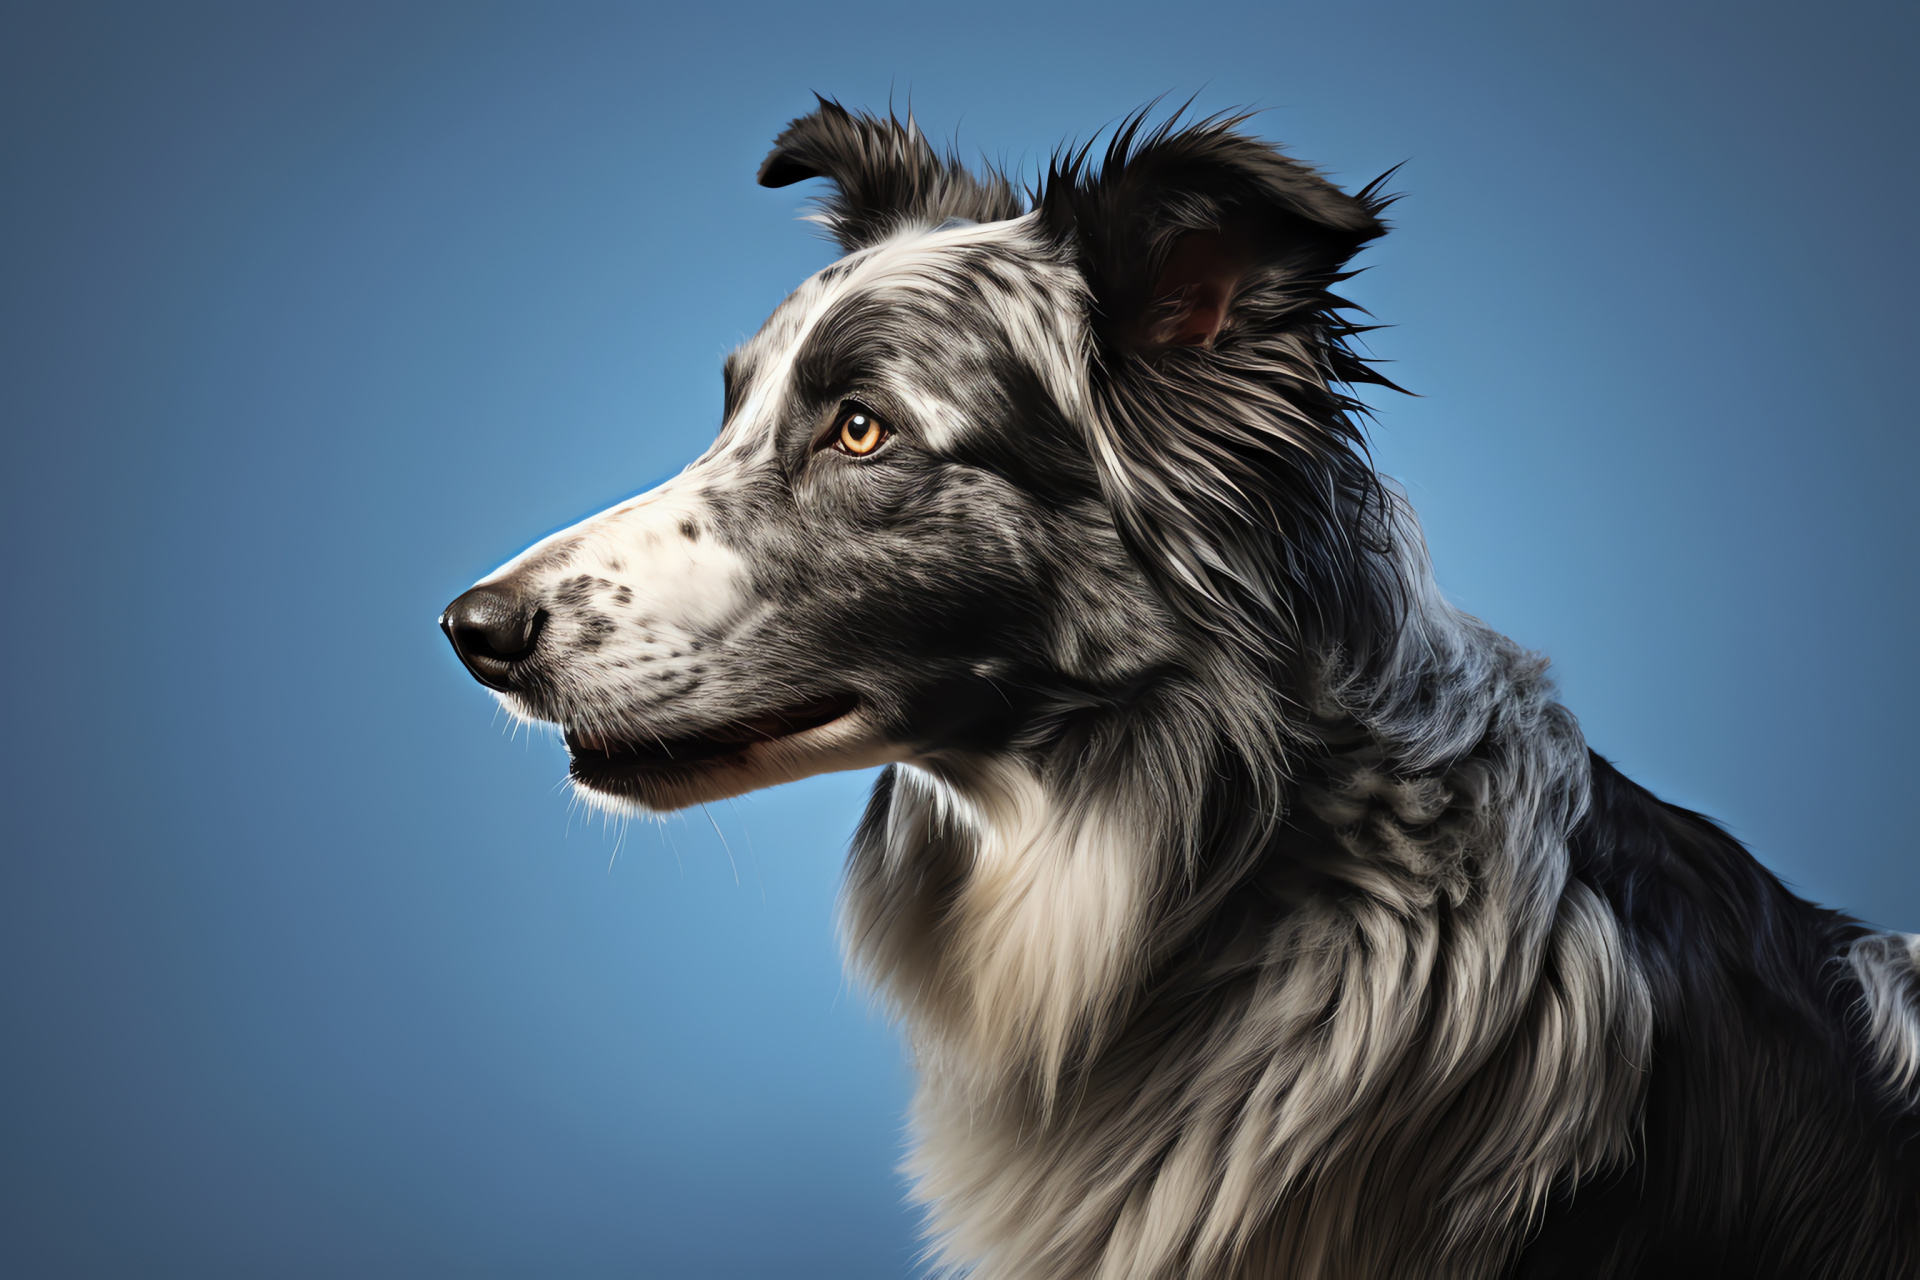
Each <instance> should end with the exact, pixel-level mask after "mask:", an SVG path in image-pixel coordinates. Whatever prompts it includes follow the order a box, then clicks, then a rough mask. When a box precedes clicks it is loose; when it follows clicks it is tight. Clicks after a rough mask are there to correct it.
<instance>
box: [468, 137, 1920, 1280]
mask: <svg viewBox="0 0 1920 1280" xmlns="http://www.w3.org/2000/svg"><path fill="white" fill-rule="evenodd" d="M1242 123H1243V121H1242V120H1240V119H1237V118H1225V119H1222V118H1216V119H1211V120H1206V121H1201V122H1198V123H1194V124H1189V125H1184V126H1183V125H1181V124H1179V123H1178V122H1177V121H1169V122H1167V123H1166V124H1163V125H1161V126H1159V127H1157V128H1149V127H1148V126H1147V125H1146V124H1145V123H1144V121H1143V120H1142V119H1141V118H1139V117H1136V118H1133V119H1131V120H1129V121H1128V122H1126V123H1125V124H1124V125H1123V126H1122V127H1120V128H1119V129H1118V130H1117V131H1116V133H1115V136H1114V137H1113V138H1112V140H1111V142H1110V143H1109V145H1108V146H1107V147H1106V148H1105V149H1104V153H1103V154H1101V155H1099V156H1096V155H1095V154H1094V152H1093V151H1092V149H1091V147H1088V148H1082V149H1079V150H1075V151H1069V152H1064V153H1062V154H1060V155H1059V156H1058V157H1056V159H1055V160H1054V162H1053V163H1052V165H1051V166H1050V168H1049V170H1048V171H1047V172H1046V174H1045V175H1044V176H1043V178H1042V180H1041V182H1040V184H1039V185H1038V187H1037V188H1036V189H1035V190H1034V191H1032V192H1028V193H1020V192H1017V191H1016V190H1015V189H1014V187H1013V186H1012V185H1011V184H1010V183H1009V182H1007V181H1006V180H1005V179H1004V178H1003V177H1001V176H999V175H997V174H992V173H988V174H986V175H984V176H981V175H977V174H975V173H972V172H970V171H969V170H968V169H967V168H966V167H965V166H963V165H962V164H960V163H959V162H957V161H956V160H955V159H954V158H953V157H952V156H951V155H942V154H939V153H937V152H936V151H935V150H934V149H933V148H932V147H930V146H929V145H928V143H927V142H926V140H925V139H924V138H923V137H922V135H921V134H920V133H919V132H918V131H917V130H916V129H915V128H914V126H913V125H912V123H911V122H910V121H909V122H904V123H903V122H901V121H898V120H896V119H892V118H886V119H880V118H874V117H871V116H865V115H859V114H854V113H850V112H848V111H845V110H843V109H842V108H840V107H839V106H837V105H835V104H833V103H831V102H824V101H823V102H822V104H821V107H820V109H819V110H818V111H816V112H815V113H813V114H812V115H809V116H807V117H805V118H803V119H800V120H797V121H795V122H794V123H793V125H792V126H791V127H790V128H789V129H788V130H787V131H786V132H785V133H784V134H782V135H781V137H780V138H779V140H778V142H777V143H776V145H775V147H774V150H773V153H772V154H771V155H770V156H769V157H768V158H767V161H766V164H765V165H764V166H763V168H762V169H761V173H760V180H761V182H762V183H764V184H766V185H769V186H785V185H788V184H792V183H797V182H800V181H802V180H805V179H810V178H825V179H828V180H829V181H830V183H831V184H832V189H831V193H830V194H829V195H828V196H827V197H826V198H825V201H824V205H823V208H822V212H821V214H820V218H821V220H822V221H823V222H824V224H825V225H826V226H827V228H828V229H829V230H830V231H831V233H832V234H833V235H834V236H835V237H836V238H837V239H838V240H839V242H840V244H841V246H842V247H843V248H844V249H845V251H846V256H845V257H843V258H842V259H841V260H840V261H838V262H837V263H835V264H834V265H832V266H830V267H828V268H827V269H826V270H824V271H822V272H820V273H819V274H818V275H816V276H815V277H814V278H813V279H811V280H809V281H807V282H806V283H805V284H803V285H802V286H801V287H800V288H799V289H798V290H796V291H795V293H794V294H793V295H792V296H791V297H790V298H789V299H788V300H787V301H786V302H785V303H784V304H782V305H781V307H780V308H779V309H778V310H776V311H775V312H774V314H773V316H772V317H771V318H770V319H769V320H768V321H767V323H766V325H765V327H764V328H763V329H762V330H761V332H760V333H759V334H758V335H757V336H756V337H754V338H753V339H752V340H751V341H749V342H748V343H746V344H745V345H744V346H743V347H741V348H740V349H739V350H738V351H736V352H735V353H734V354H733V355H732V356H730V357H729V358H728V360H727V363H726V370H725V373H726V407H725V419H724V423H723V425H722V427H721V431H720V435H719V438H718V439H717V441H716V442H715V444H714V445H713V447H712V448H711V449H710V450H709V451H708V452H707V453H706V454H705V455H704V456H703V457H701V458H700V459H699V460H698V461H696V462H695V463H693V464H692V465H691V466H690V467H688V468H687V470H686V471H685V472H683V473H682V474H681V475H680V476H679V477H677V478H676V479H674V480H672V481H670V482H668V483H667V484H666V485H663V486H662V487H660V488H659V489H656V490H654V491H653V492H651V493H648V494H644V495H642V496H640V497H638V498H635V499H632V500H630V501H628V502H625V503H622V504H620V505H619V506H616V507H614V508H612V509H611V510H609V511H607V512H604V513H602V514H601V515H598V516H595V517H593V518H592V519H590V520H587V521H585V522H583V523H582V524H580V525H578V526H576V527H574V528H572V529H569V530H566V531H564V532H562V533H560V534H556V535H554V536H553V537H552V538H549V539H547V540H546V541H544V542H542V543H540V544H539V545H537V546H535V547H533V548H532V549H530V550H529V551H528V552H526V553H525V554H523V555H522V556H520V557H518V558H517V559H515V560H514V561H512V562H511V563H509V564H508V565H506V566H503V567H502V568H501V569H500V570H499V571H497V572H496V573H495V574H493V575H491V576H490V577H489V578H487V579H486V580H485V581H483V582H482V583H481V584H480V585H479V586H477V587H476V588H474V589H473V590H472V591H469V592H468V593H467V594H465V595H463V596H462V597H461V598H460V599H459V600H458V601H456V602H455V603H454V605H453V606H451V607H450V608H449V610H448V612H447V615H446V617H445V618H444V619H443V624H444V625H445V627H446V628H447V631H448V634H449V636H450V638H451V639H452V640H453V642H454V645H455V648H456V649H457V650H458V651H459V653H460V654H461V657H462V659H463V660H464V661H465V662H466V663H467V665H468V667H469V668H470V669H471V670H472V671H473V673H474V674H475V675H476V676H477V677H478V678H479V679H480V680H481V681H482V682H484V683H486V684H487V685H489V686H490V687H492V688H494V689H495V690H497V691H498V693H499V696H500V697H501V699H502V701H503V702H504V703H505V704H506V705H507V706H508V707H509V708H511V709H512V710H513V711H514V712H515V713H516V714H519V715H522V716H525V717H528V718H531V719H535V720H541V721H547V722H551V723H554V724H557V725H559V726H561V727H562V728H563V730H564V731H565V734H566V739H567V743H568V746H569V748H570V751H571V753H572V774H573V777H574V779H575V782H576V784H577V785H578V786H579V788H580V789H581V790H582V792H583V793H584V794H585V795H587V796H588V797H590V798H592V799H594V800H596V801H599V802H602V803H606V804H608V805H614V806H631V807H638V808H642V809H652V810H665V809H672V808H678V807H682V806H685V805H689V804H694V803H698V802H701V801H704V800H708V799H713V798H716V797H720V796H726V795H733V794H738V793H740V792H743V791H746V790H750V789H753V788H756V787H761V786H767V785H771V784H774V783H778V782H782V781H786V780H789V779H792V778H797V777H802V776H805V775H808V774H812V773H818V772H822V771H825V770H830V769H840V768H856V767H863V766H868V765H875V764H884V765H886V766H887V768H886V769H885V770H884V772H883V773H882V774H881V775H880V780H879V782H878V784H877V785H876V787H875V789H874V794H873V799H872V802H871V803H870V805H869V806H868V809H867V813H866V816H865V818H864V819H863V820H862V822H861V824H860V827H859V831H858V833H857V835H856V836H855V839H854V846H853V851H852V856H851V861H850V864H849V867H848V877H847V887H846V897H845V912H844V919H845V929H846V936H847V942H848V946H849V950H850V952H851V956H852V960H853V963H854V964H855V965H856V966H857V967H858V968H859V970H860V971H861V972H862V973H863V974H864V975H865V976H866V977H867V978H868V979H869V980H870V981H871V982H872V983H873V984H874V986H875V987H876V988H877V989H878V990H879V991H880V992H881V993H882V994H883V996H884V997H885V998H886V999H887V1000H888V1001H889V1002H890V1003H891V1005H892V1006H893V1008H894V1009H895V1010H896V1011H897V1012H898V1014H899V1016H900V1017H901V1019H902V1020H903V1022H904V1024H905V1026H906V1030H907V1032H908V1035H909V1039H910V1042H911V1045H912V1048H913V1051H914V1054H915V1058H916V1063H917V1066H918V1068H919V1072H920V1079H921V1085H920V1090H919V1093H918V1096H917V1099H916V1101H915V1104H914V1117H913V1122H914V1134H915V1145H914V1153H913V1155H912V1157H911V1160H910V1168H911V1171H912V1174H913V1176H914V1179H915V1187H916V1193H917V1195H918V1196H919V1197H920V1198H921V1199H922V1200H923V1201H924V1202H925V1204H926V1205H927V1209H928V1220H929V1226H930V1232H931V1241H932V1243H931V1249H932V1253H933V1257H934V1258H935V1260H936V1261H937V1263H938V1264H939V1265H942V1266H944V1267H947V1268H951V1269H954V1270H968V1273H969V1274H971V1275H973V1276H975V1277H977V1278H978V1280H989V1278H992V1280H1041V1278H1042V1277H1044V1278H1046V1280H1080V1278H1086V1280H1094V1278H1096V1277H1097V1278H1099V1280H1120V1278H1122V1277H1127V1278H1136V1277H1137V1278H1141V1280H1147V1278H1155V1280H1158V1278H1165V1280H1174V1278H1176V1277H1178V1278H1181V1280H1252V1278H1254V1277H1301V1278H1306V1277H1327V1278H1332V1277H1342V1278H1345V1280H1374V1278H1378V1280H1387V1278H1389V1277H1399V1278H1405V1280H1414V1278H1415V1277H1418V1278H1421V1280H1439V1278H1443V1277H1458V1278H1460V1280H1482V1278H1490V1277H1496V1276H1524V1277H1550V1276H1551V1277H1603V1276H1606V1277H1624V1276H1652V1275H1675V1276H1689V1277H1692V1276H1702V1277H1705V1276H1720V1277H1728V1278H1732V1277H1756V1278H1757V1277H1781V1278H1785V1277H1803V1276H1830V1277H1834V1278H1835V1280H1840V1278H1843V1277H1844V1278H1846V1280H1856V1278H1864V1277H1896V1276H1899V1277H1908V1276H1912V1275H1914V1274H1916V1269H1920V1165H1917V1164H1916V1161H1917V1160H1920V1154H1917V1153H1916V1149H1915V1144H1914V1138H1915V1137H1916V1127H1917V1122H1916V1109H1917V1104H1920V978H1916V970H1915V948H1916V940H1915V939H1913V938H1909V937H1905V936H1898V935H1888V934H1881V933H1876V932H1874V931H1871V930H1869V929H1867V928H1865V927H1864V926H1861V925H1859V924H1858V923H1856V922H1854V921H1852V920H1849V919H1847V918H1845V917H1843V916H1840V915H1837V914H1834V913H1831V912H1826V911H1822V910H1819V909H1817V908H1815V907H1813V906H1811V905H1809V904H1807V903H1805V902H1802V901H1800V900H1799V899H1797V898H1795V897H1793V896H1792V895H1791V894H1789V893H1788V892H1786V890H1785V889H1784V888H1783V887H1782V886H1781V885H1780V884H1779V882H1778V881H1777V880H1775V879H1774V878H1773V877H1772V876H1771V875H1770V874H1768V873H1767V872H1766V871H1765V870H1764V869H1762V868H1761V867H1760V866H1759V865H1758V864H1757V863H1756V862H1755V861H1754V860H1753V859H1752V858H1751V857H1750V856H1749V855H1748V854H1747V853H1746V851H1745V850H1743V849H1742V848H1741V847H1740V846H1739V845H1738V844H1737V843H1736V842H1734V841H1733V840H1732V839H1731V838H1729V837H1728V836H1727V835H1726V834H1725V833H1724V832H1722V831H1721V830H1720V829H1719V828H1718V827H1716V826H1714V825H1713V823H1711V822H1710V821H1708V820H1707V819H1705V818H1702V817H1700V816H1698V815H1696V814H1692V813H1688V812H1685V811H1683V810H1680V809H1676V808H1674V807H1672V806H1670V805H1666V804H1663V803H1661V802H1660V801H1659V800H1657V799H1655V798H1654V797H1652V796H1651V795H1649V794H1647V793H1646V792H1645V791H1643V790H1641V789H1640V788H1639V787H1637V786H1635V785H1634V784H1633V783H1631V782H1630V781H1628V780H1627V779H1626V778H1625V777H1623V776H1622V775H1621V774H1620V773H1619V772H1618V771H1617V770H1615V769H1614V768H1613V767H1612V766H1611V765H1609V764H1608V763H1607V762H1606V761H1604V760H1601V759H1599V758H1598V757H1596V756H1593V755H1592V754H1590V753H1589V752H1588V750H1587V748H1586V746H1585V743H1584V741H1583V740H1582V738H1581V735H1580V731H1579V728H1578V726H1577V724H1576V723H1575V721H1574V719H1573V717H1572V716H1571V715H1570V714H1569V713H1568V712H1567V711H1566V710H1565V709H1564V708H1563V707H1561V706H1560V704H1559V703H1558V702H1557V701H1556V699H1555V695H1554V691H1553V688H1552V686H1551V685H1550V683H1549V682H1548V680H1547V677H1546V673H1545V663H1544V661H1543V660H1542V659H1540V658H1538V657H1536V656H1535V655H1532V654H1529V653H1527V652H1524V651H1523V650H1521V649H1519V648H1518V647H1517V646H1515V645H1514V644H1512V643H1511V642H1510V641H1508V640H1506V639H1505V638H1504V637H1502V636H1500V635H1498V634H1497V633H1495V632H1493V631H1491V630H1490V629H1488V628H1487V627H1485V626H1483V625H1482V624H1481V623H1479V622H1478V621H1476V620H1474V619H1472V618H1470V617H1467V616H1466V615H1464V614H1462V613H1460V612H1459V611H1458V610H1456V609H1454V608H1453V607H1452V606H1450V605H1449V604H1447V603H1446V602H1445V601H1444V600H1443V599H1442V598H1441V597H1440V595H1439V593H1438V592H1437V590H1436V589H1435V587H1434V585H1433V579H1432V574H1431V571H1430V569H1429V566H1428V563H1427V558H1426V553H1425V549H1424V544H1423V542H1422V539H1421V536H1420V533H1419V529H1418V526H1417V524H1416V523H1415V520H1414V518H1413V515H1412V513H1411V511H1410V510H1409V509H1408V507H1407V505H1406V503H1405V501H1404V499H1403V497H1402V496H1401V495H1400V494H1399V493H1398V492H1397V491H1395V490H1393V489H1392V488H1391V487H1389V486H1388V485H1386V484H1384V483H1383V482H1382V481H1381V480H1380V479H1379V478H1378V477H1377V476H1376V475H1375V473H1374V471H1373V470H1372V468H1371V466H1370V464H1369V462H1368V459H1367V456H1366V453H1365V449H1364V444H1363V441H1362V439H1361V435H1360V430H1359V426H1358V418H1359V415H1360V414H1361V413H1362V412H1363V411H1362V409H1361V406H1360V405H1359V404H1358V403H1357V402H1356V401H1355V400H1354V399H1352V398H1351V397H1352V395H1353V394H1354V393H1355V389H1356V388H1360V387H1364V386H1366V385H1367V384H1376V385H1386V384H1385V380H1384V379H1383V378H1381V377H1380V376H1379V375H1378V374H1377V373H1376V372H1374V371H1373V370H1372V369H1371V368H1370V367H1369V365H1368V364H1367V363H1366V362H1364V361H1363V360H1362V359H1360V358H1359V357H1358V356H1356V354H1355V353H1354V351H1353V350H1352V347H1351V345H1350V340H1351V339H1352V338H1353V336H1354V335H1355V334H1356V333H1357V332H1358V331H1359V330H1358V328H1357V327H1356V326H1355V324H1353V323H1352V322H1351V321H1349V320H1348V319H1346V318H1344V317H1345V315H1346V314H1347V308H1346V304H1345V303H1343V302H1342V300H1341V299H1340V298H1339V297H1338V296H1336V294H1335V293H1334V292H1333V290H1335V289H1336V288H1337V287H1338V285H1339V282H1340V281H1341V280H1343V279H1345V278H1346V277H1345V275H1344V274H1343V273H1344V272H1345V270H1346V265H1347V263H1348V261H1349V260H1350V259H1351V258H1352V257H1353V255H1354V254H1355V253H1356V252H1357V251H1359V250H1360V249H1361V248H1362V247H1363V246H1364V245H1365V244H1366V243H1367V242H1369V241H1370V240H1372V239H1374V238H1375V237H1377V236H1379V235H1381V234H1382V233H1383V232H1384V231H1385V226H1384V224H1383V223H1382V222H1381V213H1382V211H1383V209H1384V207H1385V205H1386V203H1387V201H1386V199H1384V198H1383V197H1382V196H1381V195H1380V193H1379V191H1378V188H1377V184H1376V186H1374V187H1369V188H1368V189H1366V190H1363V191H1361V192H1359V193H1357V194H1352V195H1349V194H1346V193H1344V192H1342V191H1340V190H1339V189H1338V188H1336V187H1335V186H1333V185H1332V184H1331V183H1329V182H1327V181H1326V180H1324V179H1323V178H1321V177H1320V176H1319V175H1318V174H1317V173H1315V172H1314V171H1313V170H1311V169H1309V168H1307V167H1306V166H1304V165H1302V164H1299V163H1297V162H1295V161H1293V160H1290V159H1288V158H1286V157H1285V156H1283V155H1282V154H1280V153H1279V152H1278V151H1276V150H1275V149H1273V148H1272V147H1270V146H1268V145H1267V144H1265V143H1262V142H1259V141H1257V140H1255V139H1253V138H1251V137H1249V136H1247V135H1245V134H1244V133H1242V132H1241V131H1240V127H1241V125H1242ZM969 1269H970V1270H969Z"/></svg>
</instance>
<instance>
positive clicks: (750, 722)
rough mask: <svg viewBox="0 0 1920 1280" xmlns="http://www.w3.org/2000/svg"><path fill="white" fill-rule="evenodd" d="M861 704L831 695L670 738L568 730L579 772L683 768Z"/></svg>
mask: <svg viewBox="0 0 1920 1280" xmlns="http://www.w3.org/2000/svg"><path fill="white" fill-rule="evenodd" d="M859 705H860V701H859V699H858V698H855V697H854V696H853V695H851V694H833V695H828V696H826V697H821V698H816V699H813V700H811V701H809V702H805V703H800V704H797V705H794V706H789V707H784V708H781V709H779V710H776V711H768V712H763V713H761V714H759V715H755V716H752V717H749V718H748V719H745V720H737V721H730V722H727V723H724V724H719V725H715V726H712V727H711V728H707V729H701V730H697V731H695V732H693V733H685V732H683V731H676V733H675V734H674V736H671V737H668V736H665V735H651V734H646V735H640V734H636V735H633V736H625V735H624V734H620V733H612V732H605V731H597V732H596V731H590V730H586V729H582V728H577V727H572V726H569V727H568V728H567V730H566V742H567V751H568V753H569V754H570V755H572V757H573V765H574V769H575V771H576V772H579V771H581V770H583V769H585V770H587V771H590V772H600V771H613V772H621V773H625V772H635V771H644V770H652V769H673V768H685V767H688V766H691V765H698V764H702V763H705V762H707V761H710V760H718V759H720V758H722V757H727V756H737V755H739V754H741V753H743V752H746V751H749V750H751V749H752V748H754V747H757V746H760V745H762V744H765V743H769V742H777V741H779V740H781V739H782V738H791V737H796V736H798V735H799V734H802V733H806V732H807V731H808V730H811V729H819V728H822V727H824V726H826V725H829V724H832V723H833V722H834V721H836V720H842V719H845V718H846V717H847V716H848V715H850V714H852V713H853V712H854V711H855V710H857V709H858V707H859Z"/></svg>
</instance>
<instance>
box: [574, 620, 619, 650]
mask: <svg viewBox="0 0 1920 1280" xmlns="http://www.w3.org/2000/svg"><path fill="white" fill-rule="evenodd" d="M613 632H614V622H613V619H612V618H609V617H607V616H606V615H605V614H603V613H589V614H586V615H584V616H583V617H581V619H580V647H581V648H582V649H598V648H599V647H600V646H601V645H603V644H605V643H606V642H607V637H609V636H611V635H612V634H613Z"/></svg>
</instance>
